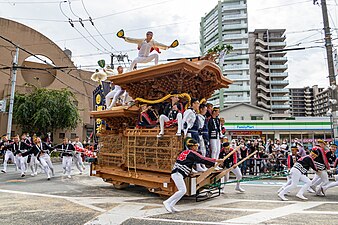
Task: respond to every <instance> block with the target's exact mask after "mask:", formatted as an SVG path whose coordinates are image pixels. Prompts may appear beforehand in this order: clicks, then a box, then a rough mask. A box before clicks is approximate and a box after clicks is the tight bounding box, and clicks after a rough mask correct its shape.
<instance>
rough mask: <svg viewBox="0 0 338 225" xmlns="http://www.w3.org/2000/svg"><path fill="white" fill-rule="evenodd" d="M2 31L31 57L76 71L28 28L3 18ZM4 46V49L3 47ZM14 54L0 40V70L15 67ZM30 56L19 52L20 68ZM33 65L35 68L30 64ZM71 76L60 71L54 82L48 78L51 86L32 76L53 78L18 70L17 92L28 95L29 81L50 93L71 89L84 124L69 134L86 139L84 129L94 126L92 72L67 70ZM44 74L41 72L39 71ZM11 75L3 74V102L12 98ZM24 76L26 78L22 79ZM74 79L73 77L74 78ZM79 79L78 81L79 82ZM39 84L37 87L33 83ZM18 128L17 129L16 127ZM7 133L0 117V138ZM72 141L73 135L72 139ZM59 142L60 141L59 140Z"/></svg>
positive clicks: (0, 89)
mask: <svg viewBox="0 0 338 225" xmlns="http://www.w3.org/2000/svg"><path fill="white" fill-rule="evenodd" d="M0 30H1V35H2V36H4V37H6V38H7V39H9V40H11V41H13V42H14V43H16V44H18V45H19V46H20V47H23V48H25V49H26V50H28V51H30V52H31V53H34V54H38V55H43V56H46V57H48V58H49V59H51V61H52V62H53V63H54V65H56V66H68V67H73V68H74V64H73V62H72V61H71V59H70V58H69V57H68V56H67V55H66V54H65V53H64V52H63V50H62V49H60V48H59V47H58V46H57V45H56V44H55V43H53V42H52V41H51V40H50V39H48V38H47V37H45V36H44V35H42V34H41V33H39V32H37V31H35V30H33V29H32V28H30V27H27V26H25V25H23V24H20V23H17V22H14V21H11V20H7V19H4V18H0ZM4 46H5V47H4ZM12 50H15V48H14V47H13V46H12V45H11V44H10V43H8V42H6V41H4V40H2V39H0V63H1V67H3V66H10V65H11V64H12V60H13V57H12ZM29 56H30V55H29V54H28V53H25V52H24V51H21V50H20V52H19V63H18V64H19V65H20V66H21V65H24V64H25V63H24V62H25V59H26V58H28V57H29ZM29 65H32V64H29ZM65 71H66V72H69V74H70V75H69V74H67V73H64V72H62V71H60V70H57V71H56V72H55V76H56V78H55V79H54V78H53V79H52V80H50V79H51V78H50V77H48V78H46V79H48V82H45V81H41V82H39V81H34V80H32V79H29V77H30V74H31V76H35V75H37V76H40V78H41V79H43V77H44V76H51V75H50V74H40V73H38V71H37V70H36V71H34V70H33V71H32V70H31V71H27V70H26V71H24V70H18V73H17V83H16V90H18V91H19V92H22V93H25V92H27V91H29V88H26V87H25V83H27V81H29V82H31V83H33V84H34V85H36V86H43V87H45V88H48V89H62V88H67V86H68V88H69V87H71V88H73V89H71V88H69V90H71V91H72V92H73V93H74V94H75V96H76V99H77V101H78V108H79V113H80V116H81V118H82V122H81V124H79V126H78V127H77V128H76V129H75V130H74V131H69V133H76V134H77V135H79V136H80V137H82V138H84V137H85V132H84V130H85V129H84V127H87V126H90V124H93V123H92V122H91V119H90V115H89V113H90V111H91V110H92V91H93V90H94V88H95V86H96V85H97V84H96V83H94V82H92V81H91V80H90V76H91V74H92V72H89V71H83V70H77V69H73V70H71V71H70V70H69V69H68V70H67V69H66V70H65ZM40 72H41V71H40ZM9 73H10V71H9V70H0V99H3V98H8V97H9V96H10V76H9ZM23 74H24V76H23ZM71 75H73V76H74V77H72V76H71ZM76 78H79V79H76ZM81 79H82V80H86V81H88V82H90V83H92V85H89V84H86V83H84V82H83V81H81ZM34 82H36V83H34ZM13 128H15V126H14V127H13ZM6 130H7V115H6V114H0V134H4V133H6ZM12 131H15V133H20V132H21V131H20V130H12ZM58 136H59V135H58V133H57V132H56V133H55V134H54V138H55V137H58ZM69 137H70V135H69ZM55 141H56V142H58V141H59V140H58V139H56V140H55Z"/></svg>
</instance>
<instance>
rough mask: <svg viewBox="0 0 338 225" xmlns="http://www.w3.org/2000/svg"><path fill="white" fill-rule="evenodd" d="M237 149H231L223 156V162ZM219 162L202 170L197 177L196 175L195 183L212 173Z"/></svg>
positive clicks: (197, 183)
mask: <svg viewBox="0 0 338 225" xmlns="http://www.w3.org/2000/svg"><path fill="white" fill-rule="evenodd" d="M236 151H237V149H234V150H232V151H231V152H230V153H229V154H228V155H226V156H225V157H224V158H223V162H224V161H225V160H226V159H227V158H229V157H230V156H231V155H232V154H234V153H235V152H236ZM218 165H219V164H218V163H216V165H215V166H213V167H211V168H209V169H208V170H207V171H205V172H203V173H202V174H201V175H200V176H199V177H197V179H196V185H197V186H198V185H199V184H200V183H201V182H202V181H203V180H205V179H206V178H207V177H208V176H209V175H210V174H212V172H213V171H214V170H215V168H216V167H217V166H218Z"/></svg>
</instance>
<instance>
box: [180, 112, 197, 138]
mask: <svg viewBox="0 0 338 225" xmlns="http://www.w3.org/2000/svg"><path fill="white" fill-rule="evenodd" d="M195 119H196V112H195V111H194V110H193V109H190V108H189V109H187V110H186V111H185V112H184V114H183V120H182V124H183V125H184V124H185V123H186V124H187V126H186V127H183V132H184V135H185V136H186V135H187V133H188V129H190V128H192V127H193V126H194V123H195Z"/></svg>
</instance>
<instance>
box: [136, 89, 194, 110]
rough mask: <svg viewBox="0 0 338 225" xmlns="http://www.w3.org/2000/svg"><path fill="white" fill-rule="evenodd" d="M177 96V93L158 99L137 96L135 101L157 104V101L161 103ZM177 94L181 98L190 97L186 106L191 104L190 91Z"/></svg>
mask: <svg viewBox="0 0 338 225" xmlns="http://www.w3.org/2000/svg"><path fill="white" fill-rule="evenodd" d="M173 96H176V95H175V94H173V95H172V94H168V95H166V96H164V97H163V98H160V99H157V100H147V99H144V98H136V99H135V101H139V102H143V103H147V104H157V103H161V102H164V101H165V100H168V99H169V98H171V97H173ZM177 96H178V97H179V98H187V99H188V104H187V105H186V108H187V107H189V106H190V104H191V97H190V95H189V94H188V93H182V94H177Z"/></svg>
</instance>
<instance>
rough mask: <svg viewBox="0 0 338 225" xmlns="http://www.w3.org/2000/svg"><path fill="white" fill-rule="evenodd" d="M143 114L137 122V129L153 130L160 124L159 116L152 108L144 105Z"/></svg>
mask: <svg viewBox="0 0 338 225" xmlns="http://www.w3.org/2000/svg"><path fill="white" fill-rule="evenodd" d="M140 108H141V112H140V115H139V118H138V121H137V126H136V127H137V128H153V127H155V126H156V125H157V123H158V114H157V112H156V110H155V109H153V108H152V106H148V105H147V104H142V105H141V106H140Z"/></svg>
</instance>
